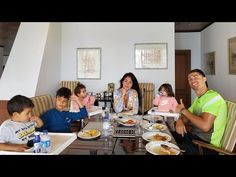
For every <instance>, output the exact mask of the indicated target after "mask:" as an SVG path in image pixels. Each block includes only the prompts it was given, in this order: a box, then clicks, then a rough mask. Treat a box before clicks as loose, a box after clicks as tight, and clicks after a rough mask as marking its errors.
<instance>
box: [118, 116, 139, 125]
mask: <svg viewBox="0 0 236 177" xmlns="http://www.w3.org/2000/svg"><path fill="white" fill-rule="evenodd" d="M117 121H118V123H119V124H122V125H124V126H134V125H136V124H137V123H138V121H137V120H136V119H134V118H128V117H127V118H121V119H117Z"/></svg>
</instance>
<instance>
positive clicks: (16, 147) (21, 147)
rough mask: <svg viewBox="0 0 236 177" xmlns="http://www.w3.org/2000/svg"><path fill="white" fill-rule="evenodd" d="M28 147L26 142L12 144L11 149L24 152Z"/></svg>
mask: <svg viewBox="0 0 236 177" xmlns="http://www.w3.org/2000/svg"><path fill="white" fill-rule="evenodd" d="M27 149H29V147H28V146H27V145H26V144H14V146H13V148H12V150H13V151H17V152H24V151H25V150H27Z"/></svg>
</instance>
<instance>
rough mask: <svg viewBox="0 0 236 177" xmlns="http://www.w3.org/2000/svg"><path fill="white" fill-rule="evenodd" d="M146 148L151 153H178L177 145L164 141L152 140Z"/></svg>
mask: <svg viewBox="0 0 236 177" xmlns="http://www.w3.org/2000/svg"><path fill="white" fill-rule="evenodd" d="M145 148H146V150H147V151H148V152H149V153H151V154H153V155H178V154H179V153H180V150H179V147H178V146H176V145H175V144H172V143H169V142H165V141H153V142H150V143H148V144H146V146H145Z"/></svg>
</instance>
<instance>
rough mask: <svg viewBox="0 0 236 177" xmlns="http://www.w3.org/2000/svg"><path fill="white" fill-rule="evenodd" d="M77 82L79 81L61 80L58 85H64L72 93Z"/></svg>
mask: <svg viewBox="0 0 236 177" xmlns="http://www.w3.org/2000/svg"><path fill="white" fill-rule="evenodd" d="M78 83H79V81H61V83H60V87H66V88H69V89H70V90H71V92H72V94H73V93H74V89H75V87H76V86H77V84H78Z"/></svg>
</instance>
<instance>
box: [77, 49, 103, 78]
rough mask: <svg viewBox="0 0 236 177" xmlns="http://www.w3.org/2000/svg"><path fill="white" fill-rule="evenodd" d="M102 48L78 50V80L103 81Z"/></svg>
mask: <svg viewBox="0 0 236 177" xmlns="http://www.w3.org/2000/svg"><path fill="white" fill-rule="evenodd" d="M101 52H102V49H101V48H77V50H76V56H77V58H76V61H77V63H76V68H77V79H101Z"/></svg>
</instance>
